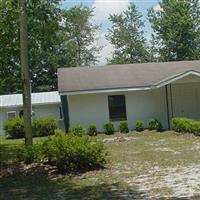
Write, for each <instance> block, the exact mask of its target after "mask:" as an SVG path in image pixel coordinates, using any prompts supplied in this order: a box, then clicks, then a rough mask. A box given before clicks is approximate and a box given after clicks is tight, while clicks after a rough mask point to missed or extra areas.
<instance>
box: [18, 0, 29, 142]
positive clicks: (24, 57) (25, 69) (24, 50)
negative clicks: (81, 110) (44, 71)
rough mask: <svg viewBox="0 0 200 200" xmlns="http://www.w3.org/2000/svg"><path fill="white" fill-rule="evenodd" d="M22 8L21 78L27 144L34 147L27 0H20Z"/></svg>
mask: <svg viewBox="0 0 200 200" xmlns="http://www.w3.org/2000/svg"><path fill="white" fill-rule="evenodd" d="M19 6H20V57H21V76H22V77H21V78H22V85H23V86H22V87H23V109H24V129H25V144H26V145H32V128H31V85H30V71H29V66H28V34H27V19H26V0H19Z"/></svg>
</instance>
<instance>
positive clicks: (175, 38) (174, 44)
mask: <svg viewBox="0 0 200 200" xmlns="http://www.w3.org/2000/svg"><path fill="white" fill-rule="evenodd" d="M199 11H200V10H199V1H198V0H181V1H177V0H163V1H162V2H161V3H160V9H159V10H154V9H153V8H152V9H150V10H149V13H148V16H149V20H150V23H151V26H152V28H153V30H154V36H153V37H154V38H153V39H154V41H156V44H157V45H156V47H157V50H158V51H157V53H158V55H159V60H160V61H180V60H194V59H199V58H200V49H199V42H200V32H199V25H200V15H199V14H200V12H199ZM154 47H155V46H154ZM154 50H155V49H154Z"/></svg>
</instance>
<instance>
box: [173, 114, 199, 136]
mask: <svg viewBox="0 0 200 200" xmlns="http://www.w3.org/2000/svg"><path fill="white" fill-rule="evenodd" d="M172 127H173V129H174V130H175V131H177V132H183V133H193V134H195V135H197V136H198V135H200V121H197V120H192V119H188V118H173V119H172Z"/></svg>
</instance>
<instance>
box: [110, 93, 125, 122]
mask: <svg viewBox="0 0 200 200" xmlns="http://www.w3.org/2000/svg"><path fill="white" fill-rule="evenodd" d="M108 106H109V114H110V120H111V121H121V120H126V119H127V117H126V102H125V96H124V95H112V96H108Z"/></svg>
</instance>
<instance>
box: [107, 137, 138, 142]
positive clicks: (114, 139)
mask: <svg viewBox="0 0 200 200" xmlns="http://www.w3.org/2000/svg"><path fill="white" fill-rule="evenodd" d="M135 139H137V138H135V137H113V138H105V139H103V142H127V141H131V140H135Z"/></svg>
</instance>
